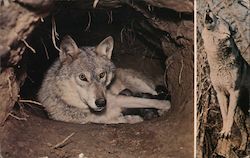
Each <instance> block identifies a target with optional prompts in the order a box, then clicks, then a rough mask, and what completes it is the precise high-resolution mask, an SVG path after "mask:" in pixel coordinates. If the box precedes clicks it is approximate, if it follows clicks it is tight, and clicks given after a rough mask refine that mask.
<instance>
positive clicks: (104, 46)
mask: <svg viewBox="0 0 250 158" xmlns="http://www.w3.org/2000/svg"><path fill="white" fill-rule="evenodd" d="M113 48H114V40H113V38H112V37H111V36H109V37H107V38H105V39H104V40H103V41H102V42H101V43H100V44H98V46H97V47H96V53H97V55H100V56H105V57H107V58H108V59H111V55H112V51H113Z"/></svg>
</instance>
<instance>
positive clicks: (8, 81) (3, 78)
mask: <svg viewBox="0 0 250 158" xmlns="http://www.w3.org/2000/svg"><path fill="white" fill-rule="evenodd" d="M19 90H20V87H19V85H18V82H17V80H16V77H15V74H14V69H13V68H8V69H5V70H4V71H3V72H2V73H1V75H0V101H1V102H0V125H3V123H4V121H5V120H6V118H7V117H8V115H9V112H10V110H11V109H12V108H13V106H14V104H15V102H16V101H17V98H18V93H19Z"/></svg>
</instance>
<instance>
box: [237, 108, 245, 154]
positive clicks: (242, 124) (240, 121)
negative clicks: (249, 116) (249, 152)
mask: <svg viewBox="0 0 250 158" xmlns="http://www.w3.org/2000/svg"><path fill="white" fill-rule="evenodd" d="M235 110H236V111H235V115H234V121H235V123H236V125H237V126H238V128H239V129H240V134H241V144H240V147H239V149H238V150H239V151H245V150H246V146H247V139H248V133H247V127H246V122H245V121H246V115H245V114H244V113H243V111H242V110H241V109H240V107H239V106H237V107H236V109H235Z"/></svg>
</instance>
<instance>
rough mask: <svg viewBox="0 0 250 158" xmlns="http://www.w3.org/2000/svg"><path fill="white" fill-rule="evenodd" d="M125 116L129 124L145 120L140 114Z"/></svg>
mask: <svg viewBox="0 0 250 158" xmlns="http://www.w3.org/2000/svg"><path fill="white" fill-rule="evenodd" d="M124 118H125V119H126V121H127V123H129V124H134V123H139V122H142V121H143V119H142V118H141V117H140V116H134V115H126V116H124Z"/></svg>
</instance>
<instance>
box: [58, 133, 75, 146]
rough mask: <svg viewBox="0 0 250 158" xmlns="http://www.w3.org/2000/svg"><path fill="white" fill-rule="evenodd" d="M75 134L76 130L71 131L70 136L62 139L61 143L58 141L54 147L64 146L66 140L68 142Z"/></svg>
mask: <svg viewBox="0 0 250 158" xmlns="http://www.w3.org/2000/svg"><path fill="white" fill-rule="evenodd" d="M74 134H75V133H74V132H73V133H71V134H70V135H69V136H68V137H66V138H65V139H64V140H63V141H61V142H60V143H57V144H56V145H55V146H54V147H53V149H58V148H61V147H63V146H64V145H65V142H66V141H67V140H68V139H69V138H70V137H72V136H73V135H74Z"/></svg>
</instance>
